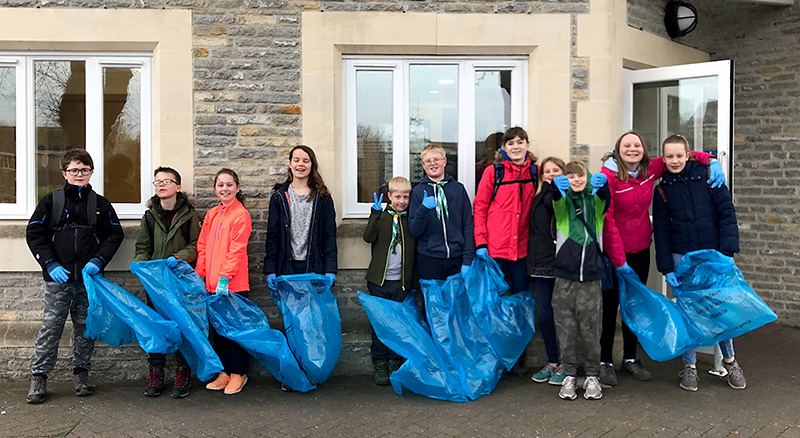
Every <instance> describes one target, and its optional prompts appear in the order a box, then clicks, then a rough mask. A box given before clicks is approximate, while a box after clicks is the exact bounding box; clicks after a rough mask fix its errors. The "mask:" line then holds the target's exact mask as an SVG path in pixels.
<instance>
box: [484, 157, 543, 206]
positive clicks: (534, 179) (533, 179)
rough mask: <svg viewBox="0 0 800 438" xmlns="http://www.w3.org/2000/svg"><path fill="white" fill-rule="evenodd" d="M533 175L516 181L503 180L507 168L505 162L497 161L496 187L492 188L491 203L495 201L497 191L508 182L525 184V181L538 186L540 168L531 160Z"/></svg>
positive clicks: (495, 165)
mask: <svg viewBox="0 0 800 438" xmlns="http://www.w3.org/2000/svg"><path fill="white" fill-rule="evenodd" d="M530 171H531V177H530V179H519V180H515V181H503V175H505V173H506V168H505V166H503V163H495V164H494V189H493V190H492V199H490V200H489V203H490V204H491V203H492V201H494V198H495V196H497V191H498V190H499V189H500V186H502V185H506V184H525V183H533V187H534V189H535V188H536V182H537V175H538V168H537V167H536V163H533V162H531V167H530Z"/></svg>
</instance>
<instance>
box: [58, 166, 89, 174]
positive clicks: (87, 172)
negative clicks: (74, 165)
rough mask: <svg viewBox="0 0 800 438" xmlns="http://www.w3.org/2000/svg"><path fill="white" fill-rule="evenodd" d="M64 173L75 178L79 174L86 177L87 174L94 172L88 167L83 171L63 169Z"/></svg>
mask: <svg viewBox="0 0 800 438" xmlns="http://www.w3.org/2000/svg"><path fill="white" fill-rule="evenodd" d="M64 172H67V173H68V174H70V175H72V176H76V175H77V174H79V173H80V174H81V175H88V174H90V173H92V172H94V169H89V168H88V167H87V168H84V169H64Z"/></svg>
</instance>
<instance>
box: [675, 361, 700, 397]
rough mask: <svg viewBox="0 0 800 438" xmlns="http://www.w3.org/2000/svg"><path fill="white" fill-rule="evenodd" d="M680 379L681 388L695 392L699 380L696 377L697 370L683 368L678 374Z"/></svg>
mask: <svg viewBox="0 0 800 438" xmlns="http://www.w3.org/2000/svg"><path fill="white" fill-rule="evenodd" d="M678 377H680V378H681V388H683V389H685V390H687V391H692V392H695V391H697V382H698V381H699V380H700V379H699V378H698V377H697V368H692V367H685V368H684V369H682V370H681V372H679V373H678Z"/></svg>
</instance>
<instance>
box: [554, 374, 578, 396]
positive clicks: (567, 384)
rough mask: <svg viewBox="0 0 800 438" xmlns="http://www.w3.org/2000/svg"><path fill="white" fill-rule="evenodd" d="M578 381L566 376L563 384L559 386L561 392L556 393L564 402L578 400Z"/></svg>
mask: <svg viewBox="0 0 800 438" xmlns="http://www.w3.org/2000/svg"><path fill="white" fill-rule="evenodd" d="M577 388H578V379H577V378H576V377H575V376H567V377H566V378H565V379H564V383H562V384H561V390H560V391H558V396H559V397H561V398H562V399H564V400H575V399H576V398H578V392H577Z"/></svg>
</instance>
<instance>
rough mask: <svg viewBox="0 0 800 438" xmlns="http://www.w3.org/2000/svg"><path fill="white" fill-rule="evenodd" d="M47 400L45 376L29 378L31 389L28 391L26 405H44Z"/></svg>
mask: <svg viewBox="0 0 800 438" xmlns="http://www.w3.org/2000/svg"><path fill="white" fill-rule="evenodd" d="M46 399H47V376H33V377H31V389H30V390H28V403H31V404H36V403H44V401H45V400H46Z"/></svg>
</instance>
